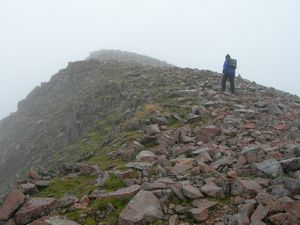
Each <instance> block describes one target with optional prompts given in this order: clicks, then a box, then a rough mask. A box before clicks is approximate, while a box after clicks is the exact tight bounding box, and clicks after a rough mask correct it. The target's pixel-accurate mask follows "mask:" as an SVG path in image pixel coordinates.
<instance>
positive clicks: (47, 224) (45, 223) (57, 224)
mask: <svg viewBox="0 0 300 225" xmlns="http://www.w3.org/2000/svg"><path fill="white" fill-rule="evenodd" d="M29 225H79V224H78V223H76V222H74V221H71V220H67V219H64V218H61V217H59V216H54V217H44V218H41V219H39V220H36V221H34V222H32V223H30V224H29Z"/></svg>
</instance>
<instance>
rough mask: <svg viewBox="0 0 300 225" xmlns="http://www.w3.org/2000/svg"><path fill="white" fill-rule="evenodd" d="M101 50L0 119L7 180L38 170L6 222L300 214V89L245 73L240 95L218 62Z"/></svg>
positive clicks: (248, 218)
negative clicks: (202, 66) (163, 60)
mask: <svg viewBox="0 0 300 225" xmlns="http://www.w3.org/2000/svg"><path fill="white" fill-rule="evenodd" d="M101 54H102V53H101ZM101 54H99V55H98V56H97V54H94V55H93V56H92V57H91V58H89V59H88V60H85V61H81V62H75V63H70V64H69V65H68V67H67V68H66V69H64V70H61V71H60V72H59V73H58V74H56V75H55V76H53V78H51V80H50V81H49V82H48V83H45V84H42V85H41V87H38V88H36V89H35V90H34V91H33V92H32V93H31V94H29V96H28V97H27V98H26V99H25V100H24V101H22V102H20V104H19V110H18V112H16V113H15V114H12V115H11V116H10V117H9V118H6V119H4V120H3V121H1V122H0V151H1V154H0V176H1V178H2V177H3V179H1V180H0V183H1V185H2V184H5V185H7V186H8V184H10V183H12V180H13V178H12V176H11V175H10V174H8V173H7V172H6V171H11V174H18V172H20V174H21V172H22V174H24V175H25V171H28V170H29V172H27V174H26V175H27V176H26V177H25V176H23V179H20V180H18V182H17V183H15V185H14V190H15V191H13V192H12V193H11V194H10V195H7V197H6V201H4V202H3V204H2V206H1V209H0V224H1V223H4V224H14V223H16V224H17V225H19V224H28V223H33V224H35V223H36V224H39V223H42V224H45V225H48V224H47V223H50V224H51V223H61V224H72V225H73V224H76V223H78V224H113V225H115V224H117V223H119V224H129V225H130V224H134V225H141V224H145V225H146V224H151V223H154V224H166V223H169V224H172V225H178V224H180V225H182V224H185V225H188V224H189V225H190V224H198V223H201V224H206V225H210V224H217V225H221V224H223V225H224V224H252V225H255V224H258V225H259V224H271V223H273V224H283V223H290V224H294V223H297V221H299V217H298V215H299V212H298V211H299V207H298V205H299V199H300V196H299V195H300V180H299V176H300V169H299V156H300V151H299V149H300V148H299V143H300V135H299V131H300V122H299V116H300V111H299V110H300V99H299V98H298V97H296V96H292V95H290V94H287V93H284V92H280V91H278V90H275V89H272V88H266V87H263V86H261V85H257V84H255V83H253V82H250V81H247V80H244V79H242V78H237V94H236V95H231V94H229V93H227V92H220V91H219V88H220V87H219V86H220V84H219V83H218V79H219V77H220V74H217V73H213V72H210V71H199V70H196V69H183V68H177V67H171V66H160V64H159V63H157V64H156V65H154V66H152V65H151V63H149V64H147V63H146V64H147V65H145V64H143V63H140V64H139V62H138V61H132V60H120V59H121V58H122V57H121V56H118V55H117V56H112V57H115V58H114V59H113V58H110V59H109V58H106V56H105V54H104V55H101ZM121 55H122V54H121ZM97 57H98V58H97ZM145 61H147V60H146V59H145ZM152 62H153V61H152ZM153 63H155V62H153ZM4 129H5V130H6V131H7V132H4V131H3V130H4ZM25 131H26V132H25ZM18 155H22V157H16V156H18ZM40 165H42V166H43V167H40ZM29 167H30V168H29ZM4 168H5V169H4ZM34 168H35V169H34ZM46 168H47V169H46ZM21 170H22V171H21ZM0 188H2V186H0ZM16 190H17V191H16ZM25 195H26V197H25ZM38 196H40V197H41V198H38ZM212 199H213V201H212ZM45 215H48V217H45ZM61 216H68V217H69V219H71V220H68V219H67V218H65V217H61ZM72 220H75V221H72ZM47 221H48V222H47ZM49 221H50V222H49Z"/></svg>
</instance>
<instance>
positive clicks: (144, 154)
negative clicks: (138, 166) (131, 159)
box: [136, 151, 156, 163]
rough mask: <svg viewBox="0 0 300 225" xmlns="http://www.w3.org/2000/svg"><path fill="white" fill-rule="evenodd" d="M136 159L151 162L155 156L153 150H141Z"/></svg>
mask: <svg viewBox="0 0 300 225" xmlns="http://www.w3.org/2000/svg"><path fill="white" fill-rule="evenodd" d="M136 160H137V161H140V162H149V163H152V162H153V161H155V160H156V156H155V154H154V153H153V152H150V151H141V152H140V153H139V154H138V155H137V156H136Z"/></svg>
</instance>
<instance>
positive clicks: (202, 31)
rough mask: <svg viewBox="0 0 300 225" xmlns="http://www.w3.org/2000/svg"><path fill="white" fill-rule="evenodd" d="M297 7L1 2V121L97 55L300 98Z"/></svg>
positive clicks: (255, 2) (245, 1)
mask: <svg viewBox="0 0 300 225" xmlns="http://www.w3.org/2000/svg"><path fill="white" fill-rule="evenodd" d="M299 12H300V1H299V0H242V1H241V0H226V1H225V0H205V1H204V0H26V1H24V0H0V31H1V32H0V118H2V117H4V116H7V115H8V114H9V113H10V112H13V111H15V110H16V105H17V102H18V101H19V100H21V99H23V98H25V97H26V95H27V94H28V93H29V92H30V91H31V90H32V89H33V88H34V87H35V86H37V85H39V84H40V83H41V82H43V81H48V80H49V79H50V77H51V76H52V75H53V74H55V73H56V72H57V71H58V70H59V69H61V68H64V67H66V65H67V63H68V62H69V61H76V60H80V59H84V58H85V57H87V56H88V54H89V52H91V51H94V50H99V49H121V50H127V51H132V52H137V53H141V54H145V55H149V56H152V57H155V58H159V59H161V60H166V61H168V62H169V63H172V64H175V65H177V66H183V67H192V68H199V69H210V70H213V71H219V72H220V71H221V69H222V64H223V60H224V56H225V54H226V53H230V54H231V55H232V57H234V58H236V59H237V60H238V70H237V73H240V74H241V75H242V77H244V78H247V79H249V80H253V81H256V82H257V83H260V84H264V85H266V86H272V87H275V88H278V89H281V90H284V91H288V92H291V93H293V94H297V95H300V88H299V85H300V73H299V71H300V65H299V64H300V25H299V21H300V13H299Z"/></svg>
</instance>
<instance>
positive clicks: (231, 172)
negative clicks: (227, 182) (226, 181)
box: [227, 170, 237, 179]
mask: <svg viewBox="0 0 300 225" xmlns="http://www.w3.org/2000/svg"><path fill="white" fill-rule="evenodd" d="M227 177H229V178H233V179H235V178H237V172H236V171H235V170H229V171H228V172H227Z"/></svg>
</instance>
